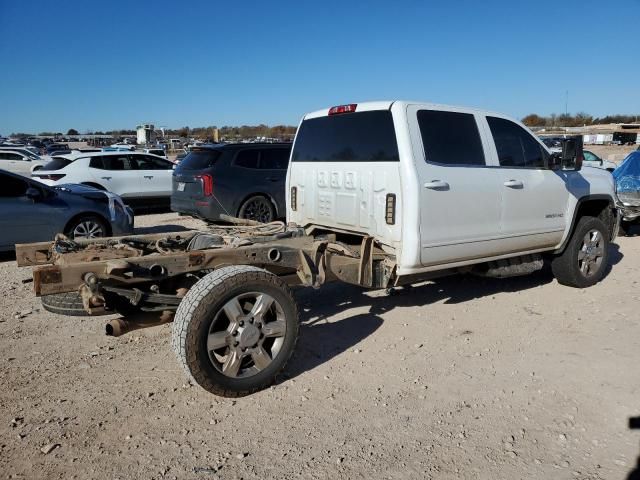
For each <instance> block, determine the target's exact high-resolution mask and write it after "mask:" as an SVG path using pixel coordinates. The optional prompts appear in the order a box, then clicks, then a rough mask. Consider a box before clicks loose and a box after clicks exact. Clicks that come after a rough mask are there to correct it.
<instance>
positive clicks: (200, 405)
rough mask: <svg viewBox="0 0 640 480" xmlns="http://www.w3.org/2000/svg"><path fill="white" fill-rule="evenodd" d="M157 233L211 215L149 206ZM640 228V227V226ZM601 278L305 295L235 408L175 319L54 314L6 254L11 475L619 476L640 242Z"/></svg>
mask: <svg viewBox="0 0 640 480" xmlns="http://www.w3.org/2000/svg"><path fill="white" fill-rule="evenodd" d="M136 222H137V225H138V227H139V230H140V231H141V232H149V231H151V230H173V229H176V228H184V227H186V226H197V225H198V224H199V222H197V221H194V220H191V219H188V218H185V217H177V216H176V215H175V214H160V215H146V216H140V217H138V218H137V220H136ZM637 233H640V232H637ZM612 259H613V265H612V268H611V271H610V273H609V275H608V276H607V277H606V278H605V280H604V281H603V282H601V283H600V284H598V285H596V286H595V287H592V288H590V289H587V290H575V289H571V288H567V287H563V286H561V285H558V283H557V282H555V280H553V278H552V277H551V275H550V273H549V272H547V271H544V272H541V273H538V274H535V275H531V276H529V277H522V278H516V279H509V280H490V279H482V278H476V277H452V278H447V279H442V280H437V281H435V282H427V283H423V284H419V285H416V286H415V287H414V288H412V289H407V290H402V291H400V292H398V294H397V295H393V296H388V295H386V294H385V293H384V292H380V291H376V292H367V291H364V290H362V289H359V288H355V287H345V286H344V285H329V286H327V287H325V288H323V289H321V290H319V291H312V290H300V291H299V292H298V294H297V297H298V301H299V304H300V310H301V316H302V318H301V320H302V323H303V326H302V329H301V340H300V342H299V343H298V349H297V353H296V355H294V358H293V359H292V362H291V363H290V364H289V367H288V368H287V370H286V372H285V374H284V375H283V376H282V378H281V380H280V382H279V383H278V384H277V385H275V386H274V387H272V388H271V389H268V390H266V391H263V392H260V393H257V394H255V395H252V396H249V397H244V398H240V399H235V400H229V399H223V398H218V397H215V396H212V395H210V394H208V393H206V392H205V391H203V390H201V389H200V388H198V387H195V386H191V385H189V384H188V383H186V377H185V375H184V374H183V372H182V370H181V369H180V367H179V365H178V362H177V360H176V359H175V358H174V357H173V353H172V352H171V349H170V345H169V342H170V333H171V326H170V325H165V326H161V327H157V328H153V329H147V330H139V331H136V332H133V333H131V334H129V335H127V336H124V337H121V338H119V339H114V338H109V337H106V336H105V335H104V333H103V332H104V323H105V319H109V318H110V317H100V318H84V319H78V318H71V317H61V316H56V315H54V314H50V313H48V312H45V311H43V310H42V308H41V306H40V302H39V300H38V299H36V298H35V297H34V296H33V293H32V285H31V284H23V280H25V279H28V278H30V270H29V269H19V268H17V267H16V265H15V262H14V260H13V259H12V258H11V257H10V256H6V255H5V256H4V257H0V276H1V277H2V278H3V279H4V281H3V282H2V284H1V286H0V289H1V290H0V358H1V361H2V369H1V370H0V381H1V382H2V385H3V387H4V388H2V389H1V390H0V420H1V421H0V475H1V476H2V477H3V478H25V479H33V478H65V479H68V478H79V479H86V478H94V479H113V478H136V479H138V478H145V479H147V478H157V479H160V478H173V479H191V478H193V479H215V478H220V479H234V478H244V479H265V478H278V479H293V478H362V479H371V478H376V479H377V478H394V479H402V478H416V479H418V478H438V479H442V478H444V479H449V478H451V479H453V478H456V479H457V478H469V479H471V478H473V479H476V478H483V479H499V478H504V479H513V478H536V479H542V478H553V479H622V478H625V477H626V475H627V474H628V473H629V472H630V471H631V470H632V469H633V468H634V466H635V463H636V457H637V456H638V451H639V441H640V432H637V431H631V430H629V429H628V421H629V418H630V417H633V416H637V415H640V403H639V402H638V398H639V393H640V392H639V390H638V386H639V385H640V373H639V371H638V366H639V365H640V335H639V334H640V329H639V316H640V315H639V313H638V312H639V310H638V306H639V305H640V302H639V300H640V290H639V288H638V287H639V285H638V281H639V280H640V274H639V273H638V272H640V238H638V237H635V238H634V237H625V238H620V239H618V240H617V245H614V246H612Z"/></svg>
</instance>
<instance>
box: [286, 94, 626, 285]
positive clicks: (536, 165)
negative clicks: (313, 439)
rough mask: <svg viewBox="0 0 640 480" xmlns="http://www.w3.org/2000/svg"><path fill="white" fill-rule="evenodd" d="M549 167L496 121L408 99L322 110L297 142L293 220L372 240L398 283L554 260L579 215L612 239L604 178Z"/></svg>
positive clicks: (290, 182) (541, 151)
mask: <svg viewBox="0 0 640 480" xmlns="http://www.w3.org/2000/svg"><path fill="white" fill-rule="evenodd" d="M556 160H557V154H556V155H555V156H554V154H552V153H551V152H550V151H549V150H548V149H547V147H546V146H545V145H544V144H543V143H542V142H541V141H540V140H539V139H538V138H537V137H536V136H535V135H533V134H532V133H531V132H530V131H529V130H528V129H527V128H526V127H525V126H524V125H522V124H521V123H520V122H518V121H516V120H513V119H511V118H509V117H507V116H504V115H502V114H499V113H493V112H487V111H482V110H476V109H470V108H462V107H452V106H445V105H436V104H430V103H417V102H405V101H388V102H367V103H360V104H348V105H341V106H337V107H332V108H328V109H323V110H319V111H316V112H312V113H309V114H307V115H305V116H304V117H303V119H302V121H301V123H300V126H299V129H298V133H297V135H296V138H295V142H294V145H293V150H292V154H291V162H290V168H289V171H288V177H287V212H288V220H289V221H290V222H294V223H296V224H298V225H301V226H303V227H305V229H307V231H309V232H312V231H314V230H322V229H329V230H337V231H344V232H350V233H356V234H362V235H369V236H373V237H374V238H375V239H376V241H377V242H378V243H379V244H380V245H381V247H382V248H383V249H384V250H385V251H386V252H388V253H389V254H393V255H395V258H396V261H397V274H398V275H399V276H408V275H412V274H419V273H423V272H428V271H433V270H441V269H444V268H451V267H461V266H465V265H472V264H477V263H480V262H488V261H495V260H500V259H504V258H510V257H516V256H522V255H530V254H536V253H542V252H551V253H559V252H560V251H562V249H563V248H564V246H565V245H566V241H567V239H568V237H569V235H570V234H571V232H572V229H573V227H574V226H575V224H576V221H577V219H578V218H579V216H580V212H581V211H582V212H583V213H584V212H588V213H590V214H592V215H594V216H600V217H602V218H601V219H602V220H603V222H605V223H606V226H607V230H608V234H609V238H610V239H612V238H614V237H615V232H616V228H615V223H616V212H615V208H614V205H615V201H614V198H615V193H614V184H613V179H612V177H611V175H610V174H609V173H608V172H606V171H603V170H599V169H594V168H585V169H582V170H581V169H580V160H578V161H577V162H575V163H574V164H573V165H566V164H565V165H559V164H558V162H557V161H556Z"/></svg>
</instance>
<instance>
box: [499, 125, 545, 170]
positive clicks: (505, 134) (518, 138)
mask: <svg viewBox="0 0 640 480" xmlns="http://www.w3.org/2000/svg"><path fill="white" fill-rule="evenodd" d="M487 122H488V123H489V128H490V129H491V135H493V140H494V142H495V144H496V150H497V151H498V160H499V161H500V166H501V167H521V168H522V167H524V168H545V167H546V165H547V157H548V154H547V152H546V150H544V148H542V145H540V144H539V143H538V142H537V141H536V139H534V138H533V137H532V136H531V135H530V134H529V133H528V132H527V131H526V130H525V129H524V128H522V127H521V126H520V125H517V124H515V123H513V122H512V121H510V120H506V119H504V118H497V117H487Z"/></svg>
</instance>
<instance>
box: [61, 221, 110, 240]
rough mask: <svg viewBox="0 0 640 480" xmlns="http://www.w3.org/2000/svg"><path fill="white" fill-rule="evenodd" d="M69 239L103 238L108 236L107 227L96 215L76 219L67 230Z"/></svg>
mask: <svg viewBox="0 0 640 480" xmlns="http://www.w3.org/2000/svg"><path fill="white" fill-rule="evenodd" d="M66 235H67V237H69V238H72V239H74V240H78V239H91V238H102V237H107V236H108V230H107V225H106V224H105V223H104V221H103V220H102V219H101V218H98V217H96V216H95V215H87V216H84V217H80V218H77V219H75V220H74V221H73V222H71V224H69V228H67V234H66Z"/></svg>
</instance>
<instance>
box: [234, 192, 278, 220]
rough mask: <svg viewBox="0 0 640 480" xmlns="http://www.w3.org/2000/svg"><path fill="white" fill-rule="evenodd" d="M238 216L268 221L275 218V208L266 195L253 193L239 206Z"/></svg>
mask: <svg viewBox="0 0 640 480" xmlns="http://www.w3.org/2000/svg"><path fill="white" fill-rule="evenodd" d="M238 217H239V218H248V219H249V220H256V221H258V222H262V223H269V222H273V220H274V219H275V218H276V209H275V207H274V206H273V203H271V200H269V199H268V198H267V197H264V196H262V195H254V196H252V197H249V198H247V199H246V200H245V201H244V203H243V204H242V206H240V210H239V211H238Z"/></svg>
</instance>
